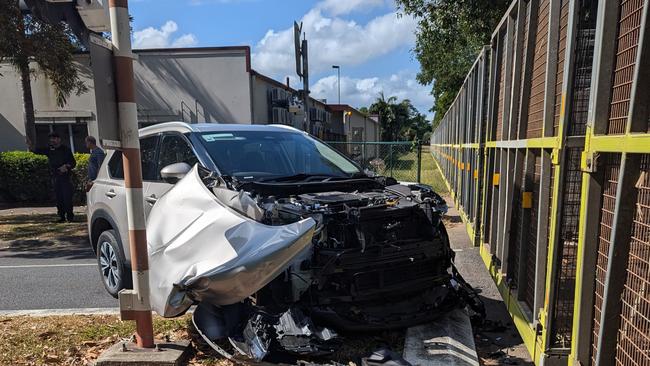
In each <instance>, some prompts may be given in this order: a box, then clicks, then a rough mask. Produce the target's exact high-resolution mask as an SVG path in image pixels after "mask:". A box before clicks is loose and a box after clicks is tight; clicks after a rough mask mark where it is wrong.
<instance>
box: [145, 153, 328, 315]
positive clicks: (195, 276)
mask: <svg viewBox="0 0 650 366" xmlns="http://www.w3.org/2000/svg"><path fill="white" fill-rule="evenodd" d="M315 224H316V223H315V221H314V220H313V219H311V218H308V219H304V220H301V221H298V222H295V223H292V224H289V225H284V226H268V225H264V224H261V223H259V222H257V221H254V220H252V219H250V218H248V217H246V216H244V215H242V214H240V213H238V212H236V211H234V210H233V209H232V208H230V207H228V206H226V205H225V204H224V203H222V202H220V201H219V200H218V199H217V198H216V197H215V195H214V194H213V193H212V192H210V190H208V188H207V187H206V186H205V185H204V183H203V182H202V180H201V178H200V176H199V174H198V169H197V167H196V166H195V167H194V169H192V171H191V172H190V173H188V174H187V175H186V176H185V177H184V178H183V179H182V180H180V181H179V182H178V183H177V184H176V185H175V186H174V187H173V188H172V189H171V190H169V192H167V194H165V195H164V196H162V197H161V198H160V199H159V200H158V202H157V203H156V204H155V205H154V207H153V208H152V210H151V213H150V215H149V219H148V222H147V241H148V250H149V268H150V269H149V284H150V287H151V305H152V308H153V310H155V311H156V312H157V313H158V314H160V315H162V316H165V317H173V316H178V315H181V314H183V313H184V312H185V311H186V310H187V309H188V308H189V307H190V306H191V305H192V304H193V303H194V302H195V301H207V302H209V303H211V304H214V305H228V304H234V303H236V302H239V301H242V300H244V299H245V298H247V297H248V296H250V295H252V294H253V293H255V292H257V291H258V290H259V289H261V288H262V287H264V286H265V285H266V284H268V283H269V282H270V281H271V280H273V279H274V278H275V277H277V276H278V275H279V274H280V273H281V272H282V271H283V270H284V269H286V268H287V267H288V266H289V264H290V263H291V261H292V259H293V258H294V257H296V256H297V255H298V254H300V253H301V252H302V251H303V250H304V249H305V248H306V247H307V246H308V245H310V243H311V238H312V234H313V231H314V226H315Z"/></svg>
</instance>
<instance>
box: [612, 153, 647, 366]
mask: <svg viewBox="0 0 650 366" xmlns="http://www.w3.org/2000/svg"><path fill="white" fill-rule="evenodd" d="M636 187H637V189H638V190H639V191H638V196H637V201H636V210H635V214H634V224H633V226H632V237H631V241H630V253H629V258H628V262H627V277H626V281H625V287H624V288H623V295H622V307H621V323H620V326H619V329H618V336H617V339H618V342H617V345H616V364H617V365H622V366H632V365H646V366H647V365H650V155H643V157H642V159H641V177H640V179H639V181H638V182H637V185H636Z"/></svg>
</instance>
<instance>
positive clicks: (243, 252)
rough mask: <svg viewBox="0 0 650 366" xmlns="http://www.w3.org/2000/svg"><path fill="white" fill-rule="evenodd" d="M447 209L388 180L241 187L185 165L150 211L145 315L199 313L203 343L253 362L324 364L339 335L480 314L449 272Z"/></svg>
mask: <svg viewBox="0 0 650 366" xmlns="http://www.w3.org/2000/svg"><path fill="white" fill-rule="evenodd" d="M188 192H192V194H191V198H190V197H189V195H188V194H187V193H188ZM172 206H173V207H174V208H175V209H174V210H173V211H174V213H172V212H171V211H172V210H165V207H172ZM446 210H447V206H446V203H445V201H444V200H443V199H442V198H441V197H440V196H439V195H438V194H436V193H435V192H434V191H433V190H432V189H431V188H430V187H428V186H426V185H421V184H406V185H404V184H398V183H397V182H396V181H395V180H394V179H392V178H385V177H375V178H368V177H364V178H351V179H344V180H331V181H330V180H318V181H313V182H312V181H309V180H308V179H301V180H298V181H295V182H291V181H280V182H251V181H238V180H237V179H235V178H231V177H222V176H218V175H216V174H214V173H212V172H209V171H206V170H203V169H201V168H199V167H195V168H194V170H193V171H192V172H191V173H190V174H188V175H187V176H186V177H185V178H183V179H182V180H181V181H180V182H179V183H178V184H177V185H176V186H175V187H174V188H173V189H172V190H171V191H170V192H168V194H166V195H165V196H163V197H161V199H160V200H159V202H158V203H157V204H156V206H155V207H154V209H153V210H152V213H151V215H150V219H149V223H148V225H149V226H148V227H151V225H155V230H150V232H153V233H154V234H153V236H152V237H151V238H150V240H149V241H150V243H149V251H150V262H152V265H151V268H152V270H151V274H150V276H151V288H152V306H153V308H154V309H155V310H156V311H157V312H158V313H159V314H161V315H163V316H178V315H181V314H183V313H184V312H185V311H186V310H187V309H188V308H189V306H190V305H192V304H197V303H198V304H199V306H198V307H197V308H196V310H195V311H194V316H193V321H194V324H195V326H196V328H197V330H198V332H199V334H200V335H201V336H202V337H203V339H204V340H205V341H206V342H207V343H208V344H210V345H211V346H212V347H213V348H215V349H216V350H217V351H218V352H220V353H221V354H222V355H224V356H225V357H228V358H233V357H235V356H236V355H239V356H244V357H245V358H248V359H251V360H256V361H260V360H262V359H265V360H268V359H269V357H273V355H277V354H283V355H286V356H288V357H318V356H322V355H327V354H329V353H331V352H333V351H334V350H335V349H336V347H337V344H339V343H340V342H341V339H340V337H341V336H340V335H341V334H345V333H348V332H373V331H380V330H387V329H399V328H406V327H409V326H412V325H416V324H421V323H425V322H428V321H431V320H432V319H434V318H436V317H439V316H441V315H444V314H445V313H446V312H447V311H449V310H451V309H454V308H458V307H465V306H466V305H470V308H471V309H472V310H473V311H474V312H475V313H476V314H478V315H479V316H484V309H483V305H482V303H481V302H480V300H479V299H478V297H477V296H476V293H475V292H474V291H473V290H472V288H471V287H470V286H469V285H468V284H467V283H465V281H464V280H463V279H462V277H461V276H460V275H459V274H458V273H457V271H456V269H455V267H454V265H453V260H454V252H453V250H452V249H451V248H450V245H449V238H448V236H447V232H446V230H445V227H444V225H443V223H442V217H443V215H444V214H445V213H446ZM156 268H161V269H159V270H156ZM162 268H164V269H162Z"/></svg>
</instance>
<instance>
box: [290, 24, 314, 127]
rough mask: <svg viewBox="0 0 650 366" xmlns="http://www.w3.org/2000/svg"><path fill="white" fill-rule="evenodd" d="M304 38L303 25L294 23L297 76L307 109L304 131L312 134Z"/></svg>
mask: <svg viewBox="0 0 650 366" xmlns="http://www.w3.org/2000/svg"><path fill="white" fill-rule="evenodd" d="M301 36H302V23H300V25H298V23H297V22H293V40H294V48H295V52H296V74H298V76H299V77H300V78H301V79H302V103H303V106H304V109H305V116H304V127H303V128H304V129H305V130H306V131H307V132H309V133H311V119H310V118H309V52H308V47H307V39H306V38H303V39H302V40H301V39H300V38H301Z"/></svg>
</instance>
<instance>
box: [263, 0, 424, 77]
mask: <svg viewBox="0 0 650 366" xmlns="http://www.w3.org/2000/svg"><path fill="white" fill-rule="evenodd" d="M361 1H365V2H368V1H370V0H354V1H353V2H361ZM302 22H303V31H304V32H305V33H306V35H307V39H308V40H309V50H310V51H309V67H310V73H311V74H312V75H313V74H316V73H318V72H322V71H325V70H326V69H329V68H330V67H331V65H333V64H344V65H347V66H353V65H359V64H362V63H364V62H367V61H369V60H371V59H373V58H376V57H379V56H382V55H385V54H387V53H390V52H392V51H394V50H395V49H398V48H400V47H411V46H412V45H413V43H414V41H415V36H414V31H415V27H416V21H415V20H414V19H413V18H412V17H409V16H401V17H398V16H397V14H396V13H394V12H391V13H388V14H385V15H381V16H378V17H376V18H374V19H372V20H370V21H369V22H368V23H367V24H365V25H361V24H357V23H356V22H354V21H351V20H345V19H343V18H340V17H336V16H334V17H327V16H324V15H323V11H322V10H321V9H320V8H319V6H317V7H315V8H313V9H311V10H310V11H309V12H308V13H307V14H305V16H304V17H303V18H302ZM253 66H254V68H255V69H257V70H258V71H261V72H263V73H267V74H269V75H271V76H275V77H282V76H284V75H287V74H291V73H293V70H294V68H295V61H294V44H293V27H291V28H288V29H285V30H281V31H275V30H269V31H267V33H266V35H265V36H264V38H262V40H261V41H259V42H258V44H257V45H256V46H255V50H254V52H253Z"/></svg>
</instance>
